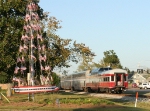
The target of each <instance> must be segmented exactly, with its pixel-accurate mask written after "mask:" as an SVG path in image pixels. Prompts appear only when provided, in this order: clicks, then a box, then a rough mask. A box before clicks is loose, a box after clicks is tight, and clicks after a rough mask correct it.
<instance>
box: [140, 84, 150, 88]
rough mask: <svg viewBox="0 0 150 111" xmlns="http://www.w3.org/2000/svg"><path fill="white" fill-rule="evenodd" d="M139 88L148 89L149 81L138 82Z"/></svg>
mask: <svg viewBox="0 0 150 111" xmlns="http://www.w3.org/2000/svg"><path fill="white" fill-rule="evenodd" d="M138 87H139V88H140V89H149V88H150V83H140V84H139V86H138Z"/></svg>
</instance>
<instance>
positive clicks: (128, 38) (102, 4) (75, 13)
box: [39, 0, 150, 72]
mask: <svg viewBox="0 0 150 111" xmlns="http://www.w3.org/2000/svg"><path fill="white" fill-rule="evenodd" d="M39 5H40V7H41V8H43V10H44V11H45V12H50V14H49V16H54V17H56V18H57V19H58V20H61V21H62V22H61V26H62V29H59V30H58V31H57V32H56V33H57V34H58V35H59V36H60V37H61V38H68V39H72V40H76V41H77V42H78V43H85V45H86V46H89V48H90V49H91V50H92V51H93V52H95V54H96V55H97V56H96V57H95V59H94V61H95V62H98V61H100V60H101V59H102V58H103V57H104V55H103V52H104V51H108V50H114V51H115V52H116V54H117V55H118V57H119V59H120V62H121V64H122V66H123V67H128V68H129V69H130V70H136V69H137V68H138V65H139V66H140V67H141V68H150V7H149V6H150V0H40V3H39ZM76 67H77V65H73V66H72V67H71V68H70V69H69V70H70V72H72V71H75V69H76Z"/></svg>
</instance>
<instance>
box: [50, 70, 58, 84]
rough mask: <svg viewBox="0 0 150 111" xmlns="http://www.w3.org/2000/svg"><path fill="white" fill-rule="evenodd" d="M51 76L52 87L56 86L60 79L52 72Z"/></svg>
mask: <svg viewBox="0 0 150 111" xmlns="http://www.w3.org/2000/svg"><path fill="white" fill-rule="evenodd" d="M51 75H52V78H53V81H52V85H56V86H58V85H59V83H60V77H59V76H58V75H57V74H56V73H55V72H52V74H51Z"/></svg>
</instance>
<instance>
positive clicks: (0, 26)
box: [0, 0, 122, 83]
mask: <svg viewBox="0 0 150 111" xmlns="http://www.w3.org/2000/svg"><path fill="white" fill-rule="evenodd" d="M34 2H35V3H37V4H38V3H39V0H34ZM27 3H28V0H0V83H8V82H11V80H12V77H13V76H14V69H15V66H16V60H17V57H18V55H19V45H20V40H21V35H22V33H23V26H24V17H25V14H26V5H27ZM37 13H38V15H39V18H40V20H41V22H40V26H41V27H42V36H43V38H44V39H45V41H44V43H45V44H46V55H47V63H48V64H49V65H50V67H51V73H52V74H53V77H54V78H57V79H56V81H58V77H57V74H56V73H54V72H53V70H54V69H55V68H61V69H62V68H64V67H65V68H69V67H70V65H69V62H75V63H78V62H79V61H82V62H81V64H80V65H79V66H78V69H77V70H78V71H80V70H85V69H92V68H94V67H106V66H111V67H113V68H122V66H121V63H120V60H119V58H118V56H117V55H116V53H115V52H114V50H109V51H105V52H104V58H103V59H102V60H101V61H100V62H98V63H95V62H93V61H92V60H93V59H94V56H96V55H95V53H94V52H92V50H91V49H90V48H89V47H88V46H86V45H85V44H84V43H77V42H76V41H73V40H71V39H63V38H61V37H60V36H59V35H57V34H56V31H57V30H59V29H61V25H60V23H61V21H60V20H57V18H56V17H53V16H50V17H49V13H48V12H44V10H43V9H42V8H41V7H40V6H39V5H38V11H37ZM26 62H27V64H28V63H29V61H26ZM37 62H38V61H37ZM37 67H38V66H37ZM36 71H37V74H36V76H37V77H39V75H40V70H39V68H37V69H36ZM45 74H46V72H45ZM15 76H26V75H22V74H21V73H19V74H17V75H15Z"/></svg>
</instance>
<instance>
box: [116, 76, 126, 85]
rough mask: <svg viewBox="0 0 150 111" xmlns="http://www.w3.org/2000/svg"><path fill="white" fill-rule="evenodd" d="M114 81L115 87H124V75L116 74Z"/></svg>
mask: <svg viewBox="0 0 150 111" xmlns="http://www.w3.org/2000/svg"><path fill="white" fill-rule="evenodd" d="M115 80H116V86H123V85H124V74H123V73H116V74H115Z"/></svg>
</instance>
